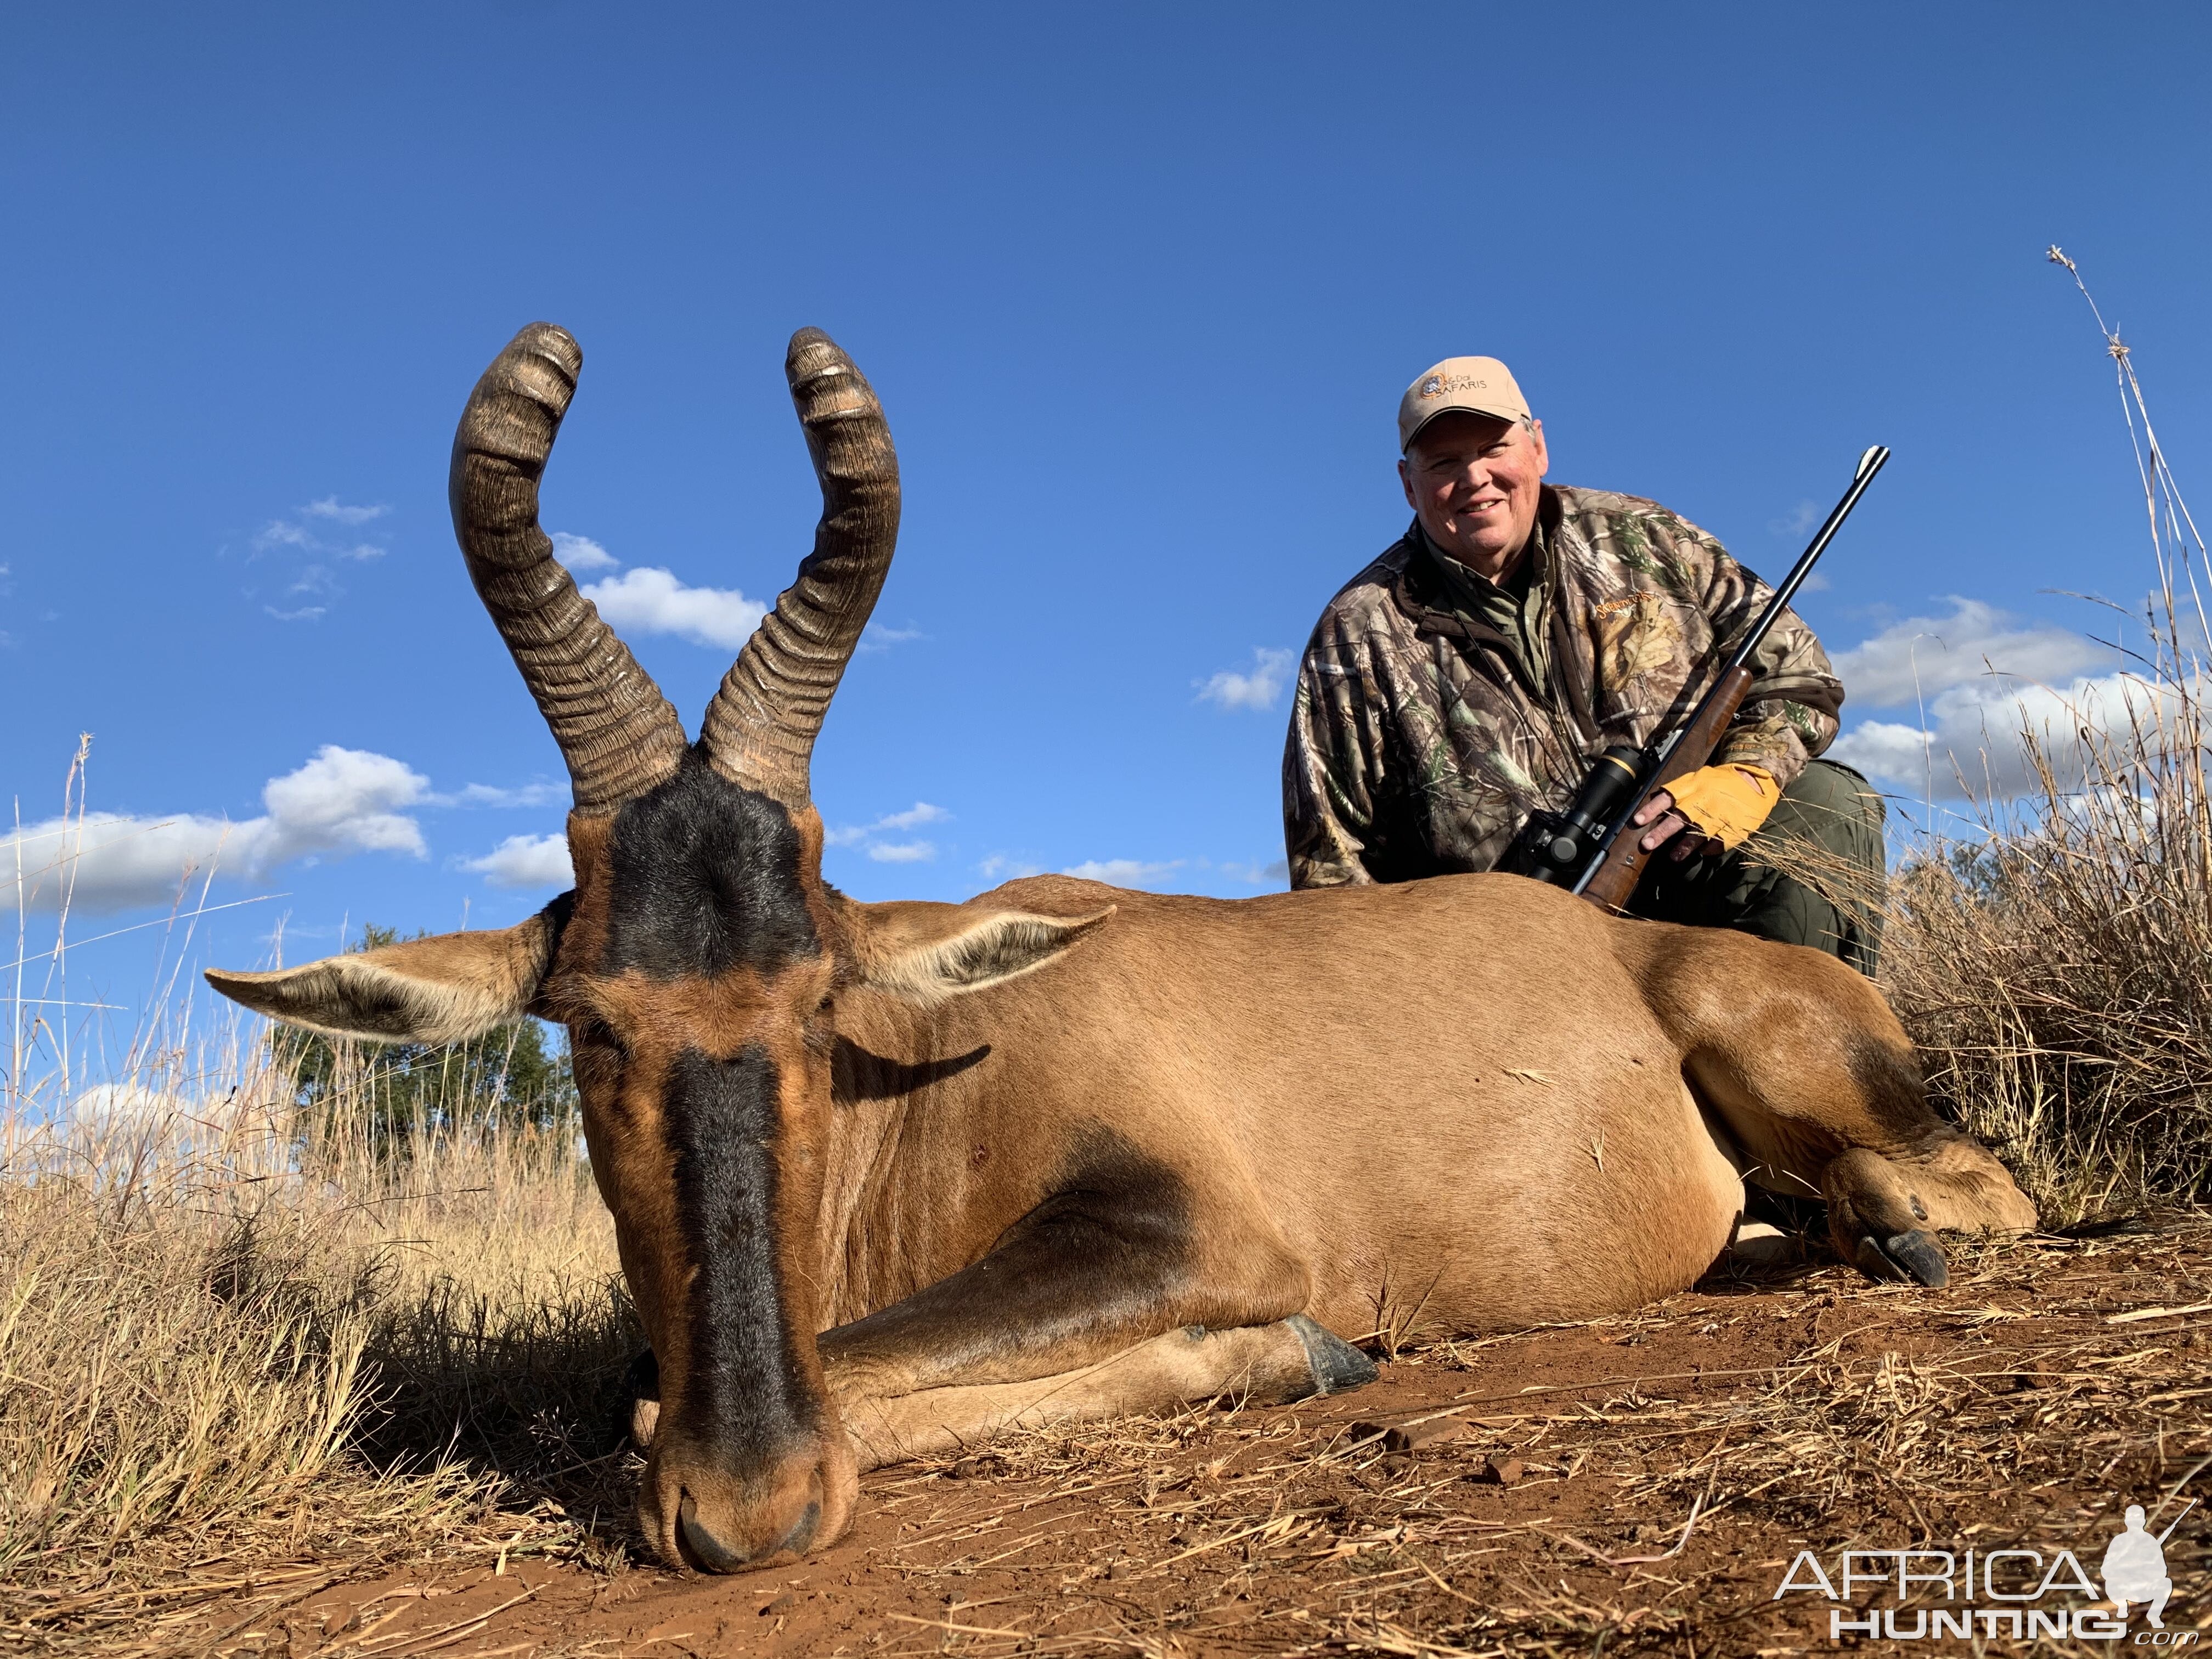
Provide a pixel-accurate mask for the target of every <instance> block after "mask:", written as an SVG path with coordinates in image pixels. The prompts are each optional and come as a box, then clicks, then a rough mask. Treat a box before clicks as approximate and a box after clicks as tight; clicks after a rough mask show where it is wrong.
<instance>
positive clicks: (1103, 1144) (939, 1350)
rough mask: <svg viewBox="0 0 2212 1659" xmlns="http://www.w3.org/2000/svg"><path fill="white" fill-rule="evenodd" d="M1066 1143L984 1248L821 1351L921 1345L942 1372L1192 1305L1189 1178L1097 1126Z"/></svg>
mask: <svg viewBox="0 0 2212 1659" xmlns="http://www.w3.org/2000/svg"><path fill="white" fill-rule="evenodd" d="M1071 1139H1072V1144H1071V1145H1070V1146H1069V1149H1068V1152H1067V1153H1066V1156H1065V1158H1063V1159H1062V1160H1061V1164H1060V1169H1059V1170H1058V1171H1057V1172H1056V1175H1055V1177H1054V1179H1053V1180H1052V1182H1050V1183H1049V1185H1048V1196H1047V1197H1046V1198H1045V1199H1044V1200H1043V1201H1042V1203H1040V1204H1039V1205H1038V1206H1036V1208H1035V1209H1033V1210H1031V1211H1030V1212H1029V1213H1028V1214H1027V1215H1025V1216H1024V1217H1023V1218H1021V1219H1020V1220H1019V1221H1017V1222H1016V1223H1015V1224H1014V1225H1012V1226H1011V1227H1009V1228H1008V1229H1007V1230H1006V1232H1005V1233H1004V1234H1003V1235H1002V1236H1001V1237H1000V1239H999V1241H998V1243H996V1244H995V1245H994V1246H993V1247H992V1249H991V1251H990V1253H989V1254H988V1255H986V1256H984V1257H983V1258H982V1260H981V1261H976V1262H975V1263H973V1264H971V1265H970V1266H969V1267H963V1268H962V1269H961V1270H960V1271H959V1272H958V1273H954V1274H953V1275H952V1276H951V1278H949V1279H939V1281H938V1282H937V1283H936V1284H934V1285H928V1286H927V1287H926V1288H925V1289H923V1290H922V1291H920V1292H918V1293H917V1294H915V1295H914V1296H912V1297H908V1298H907V1300H905V1301H904V1302H902V1303H900V1304H897V1305H896V1306H895V1307H890V1308H886V1309H884V1310H882V1311H881V1312H879V1313H874V1314H871V1315H869V1316H868V1317H866V1319H861V1320H857V1321H855V1322H854V1323H852V1324H850V1325H847V1326H845V1327H843V1328H841V1329H839V1330H837V1331H836V1332H833V1333H831V1334H829V1336H828V1337H825V1338H824V1345H825V1348H826V1347H829V1346H835V1348H836V1351H837V1352H840V1353H851V1354H854V1355H855V1356H863V1357H864V1356H866V1355H869V1354H871V1353H877V1352H880V1353H883V1354H885V1355H891V1354H896V1353H898V1352H911V1351H913V1350H914V1349H915V1347H918V1346H919V1347H926V1348H927V1352H929V1353H930V1354H931V1355H932V1356H933V1358H934V1359H936V1360H938V1361H939V1362H940V1363H941V1364H943V1365H944V1367H945V1370H948V1371H950V1370H957V1369H959V1368H960V1367H962V1366H964V1365H966V1364H971V1363H974V1362H978V1361H986V1360H988V1359H991V1358H1003V1357H1004V1356H1006V1355H1007V1354H1009V1353H1012V1352H1022V1351H1024V1350H1036V1351H1040V1352H1041V1351H1043V1350H1045V1349H1048V1348H1050V1347H1052V1346H1056V1345H1058V1344H1060V1343H1061V1342H1063V1341H1065V1340H1068V1339H1070V1338H1074V1337H1078V1336H1080V1335H1083V1334H1088V1333H1133V1334H1134V1335H1133V1336H1132V1337H1131V1340H1136V1339H1137V1337H1141V1336H1150V1335H1152V1334H1156V1333H1155V1329H1154V1327H1155V1326H1156V1325H1157V1310H1158V1309H1159V1308H1161V1307H1162V1306H1163V1305H1165V1304H1168V1303H1170V1301H1173V1302H1175V1304H1176V1305H1177V1306H1178V1307H1181V1306H1184V1305H1187V1302H1188V1298H1187V1296H1186V1295H1185V1292H1187V1291H1188V1289H1189V1288H1190V1279H1191V1276H1192V1266H1193V1257H1194V1249H1193V1243H1194V1241H1193V1237H1192V1232H1191V1226H1192V1205H1191V1194H1190V1188H1189V1186H1188V1183H1187V1182H1185V1181H1184V1180H1183V1178H1182V1176H1181V1175H1180V1174H1178V1173H1177V1172H1176V1170H1174V1169H1172V1168H1170V1166H1169V1165H1167V1164H1163V1163H1161V1162H1160V1161H1159V1160H1158V1159H1157V1158H1152V1157H1151V1156H1149V1155H1148V1154H1146V1153H1145V1152H1142V1151H1140V1150H1139V1149H1138V1148H1137V1147H1136V1146H1133V1145H1131V1144H1130V1142H1129V1141H1128V1140H1127V1139H1124V1138H1123V1137H1122V1136H1121V1135H1120V1134H1118V1133H1115V1131H1114V1130H1112V1129H1110V1128H1109V1127H1106V1126H1105V1125H1103V1124H1102V1123H1095V1122H1094V1123H1090V1124H1084V1125H1079V1126H1076V1127H1075V1129H1074V1132H1073V1136H1072V1138H1071ZM1200 1318H1201V1319H1203V1318H1204V1316H1203V1315H1200ZM1224 1318H1225V1321H1229V1322H1240V1323H1241V1322H1243V1321H1242V1320H1241V1319H1235V1318H1234V1317H1233V1316H1231V1315H1230V1314H1229V1313H1227V1312H1226V1311H1225V1314H1224Z"/></svg>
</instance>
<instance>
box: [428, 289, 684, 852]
mask: <svg viewBox="0 0 2212 1659" xmlns="http://www.w3.org/2000/svg"><path fill="white" fill-rule="evenodd" d="M583 366H584V353H583V350H582V349H581V348H580V346H578V345H577V343H575V341H574V339H572V338H570V337H569V336H568V334H567V333H565V332H564V331H562V330H560V329H557V328H556V327H554V326H553V325H551V324H550V323H532V324H531V325H530V326H529V327H527V328H526V329H524V330H523V331H521V332H520V334H518V335H516V336H515V337H514V338H513V339H512V340H510V341H508V342H507V349H506V350H504V351H502V352H501V353H500V354H499V356H497V357H496V358H495V359H494V360H493V362H492V366H491V367H490V368H488V369H486V370H484V372H483V379H482V380H478V381H477V387H476V390H475V391H474V392H471V393H470V394H469V406H468V407H467V408H466V409H465V410H463V411H462V412H461V424H460V429H459V431H457V432H455V433H454V434H453V472H452V475H451V478H450V481H449V485H448V493H449V495H451V498H452V502H453V534H454V536H455V537H456V538H459V542H460V544H461V552H462V553H463V555H464V556H466V558H467V560H468V564H469V579H470V580H471V581H473V582H475V583H476V586H477V594H478V596H479V597H481V598H482V599H483V602H484V608H485V609H486V610H488V611H490V612H491V619H492V621H493V622H495V623H497V624H498V625H499V632H500V637H501V638H502V639H504V640H505V641H507V649H508V650H509V651H511V652H513V653H514V665H515V666H516V667H518V668H520V670H521V671H522V678H523V682H524V684H526V685H528V686H529V688H530V695H531V696H533V697H535V698H537V699H538V710H539V712H540V713H542V714H544V716H545V723H546V724H547V725H548V726H551V727H552V728H553V740H554V741H555V742H556V743H557V744H560V745H561V756H562V759H564V760H566V761H567V762H568V778H569V781H570V784H571V786H572V787H573V788H574V794H575V808H576V811H579V812H584V813H589V814H604V813H607V812H611V811H614V810H615V808H617V806H619V805H622V804H623V802H624V801H626V800H628V799H630V798H631V797H632V796H634V795H638V794H641V793H644V792H645V791H646V790H647V789H650V788H652V787H653V785H655V784H657V783H659V781H661V780H663V779H664V778H665V777H667V776H668V775H670V774H671V773H673V772H674V771H675V770H676V768H677V763H678V761H679V760H681V759H682V757H683V754H684V722H683V721H682V720H680V719H678V716H677V713H676V710H675V709H674V708H671V707H670V706H669V703H668V700H667V699H666V698H665V697H664V696H661V695H660V690H659V687H657V686H655V685H654V684H653V680H652V678H651V677H650V676H648V675H647V673H646V671H644V670H643V669H642V668H640V667H639V666H638V665H637V659H635V657H633V656H631V655H630V653H629V647H628V646H626V645H624V644H623V642H622V641H620V640H619V639H617V638H616V636H615V632H614V630H613V629H611V628H609V627H608V626H607V625H606V623H604V622H602V621H600V620H599V611H598V610H597V609H596V608H594V607H593V605H592V602H591V601H590V600H589V599H586V598H585V597H584V596H583V595H582V594H581V593H579V592H577V591H576V584H575V581H574V579H573V578H572V577H571V576H570V575H569V574H568V571H566V570H565V569H563V568H562V566H561V564H560V562H558V561H557V560H556V559H555V558H554V556H553V544H552V542H551V541H550V539H549V538H547V536H546V534H545V532H544V531H543V530H541V529H539V528H538V476H539V474H541V473H542V472H544V470H545V458H546V457H547V456H548V455H550V454H551V453H552V452H553V439H554V436H555V435H556V433H558V432H559V431H560V429H561V417H562V416H563V415H565V414H566V413H568V400H569V399H570V398H573V397H574V396H575V395H576V375H577V374H578V372H579V371H580V370H581V369H582V368H583Z"/></svg>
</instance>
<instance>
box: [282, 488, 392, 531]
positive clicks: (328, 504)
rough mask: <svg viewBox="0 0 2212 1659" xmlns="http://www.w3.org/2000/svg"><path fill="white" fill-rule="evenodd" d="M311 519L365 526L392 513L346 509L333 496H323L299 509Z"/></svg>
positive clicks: (380, 509)
mask: <svg viewBox="0 0 2212 1659" xmlns="http://www.w3.org/2000/svg"><path fill="white" fill-rule="evenodd" d="M300 511H301V512H302V513H306V514H307V516H308V517H309V518H311V519H330V520H334V521H336V522H337V523H339V524H347V525H355V524H367V523H368V521H369V520H371V519H380V518H382V517H383V516H384V515H385V514H386V513H389V512H391V511H392V509H391V508H390V507H384V506H381V505H380V506H376V507H347V506H345V505H344V504H343V503H342V502H341V501H339V500H338V498H337V496H335V495H325V496H324V497H323V499H322V500H320V501H309V502H308V503H307V505H306V506H305V507H301V509H300Z"/></svg>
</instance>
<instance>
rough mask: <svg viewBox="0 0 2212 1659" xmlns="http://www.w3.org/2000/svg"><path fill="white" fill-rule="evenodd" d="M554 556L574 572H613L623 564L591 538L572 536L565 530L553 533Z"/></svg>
mask: <svg viewBox="0 0 2212 1659" xmlns="http://www.w3.org/2000/svg"><path fill="white" fill-rule="evenodd" d="M553 556H554V557H555V558H556V559H558V560H560V561H561V562H562V564H565V565H567V566H568V568H569V569H570V570H572V571H573V570H612V569H614V568H616V567H617V565H619V564H620V563H621V562H622V561H621V560H620V559H617V557H615V556H614V555H613V554H611V553H610V552H608V551H607V550H606V549H605V548H604V547H601V546H600V545H599V544H598V543H597V542H595V541H593V540H592V538H590V537H589V536H571V535H570V534H569V533H568V532H567V531H565V530H556V531H555V532H553Z"/></svg>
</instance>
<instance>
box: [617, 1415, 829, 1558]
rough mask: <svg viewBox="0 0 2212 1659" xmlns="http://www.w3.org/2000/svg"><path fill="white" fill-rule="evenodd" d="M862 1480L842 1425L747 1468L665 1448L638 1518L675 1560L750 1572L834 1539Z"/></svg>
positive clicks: (648, 1481) (650, 1470)
mask: <svg viewBox="0 0 2212 1659" xmlns="http://www.w3.org/2000/svg"><path fill="white" fill-rule="evenodd" d="M657 1450H659V1449H657ZM859 1485H860V1481H859V1477H858V1474H857V1473H856V1471H855V1469H854V1462H853V1454H852V1450H851V1448H850V1447H849V1446H848V1444H847V1443H846V1442H845V1438H844V1437H843V1435H842V1433H839V1434H837V1435H836V1436H834V1437H826V1438H824V1439H823V1440H820V1441H817V1442H815V1443H811V1444H803V1445H800V1446H795V1447H793V1448H792V1449H789V1450H788V1451H787V1452H786V1453H784V1454H783V1455H781V1456H780V1457H775V1458H772V1459H770V1460H768V1461H767V1462H766V1463H765V1465H764V1466H761V1465H756V1466H755V1467H753V1468H750V1469H747V1470H743V1471H740V1470H738V1469H734V1468H731V1467H730V1465H729V1463H728V1462H726V1461H725V1460H723V1459H721V1458H714V1457H699V1456H691V1455H680V1454H679V1455H674V1456H670V1455H658V1456H656V1458H655V1460H654V1462H653V1466H652V1467H650V1468H648V1469H647V1475H646V1482H645V1486H643V1488H642V1489H641V1492H640V1505H639V1507H640V1515H639V1519H640V1520H641V1521H642V1522H644V1523H645V1528H646V1531H647V1535H648V1536H650V1537H652V1538H653V1541H654V1543H655V1545H656V1546H657V1547H659V1550H660V1551H661V1553H663V1554H664V1555H665V1556H667V1557H668V1558H669V1559H671V1560H679V1559H680V1560H681V1561H682V1562H683V1563H684V1565H686V1566H689V1567H692V1568H695V1569H696V1570H697V1571H701V1572H746V1571H751V1570H752V1569H754V1568H757V1567H764V1566H768V1565H771V1564H773V1563H775V1562H779V1561H787V1560H791V1559H793V1558H795V1557H798V1556H802V1555H805V1553H807V1552H808V1551H809V1550H811V1549H815V1548H817V1547H821V1546H823V1545H827V1544H830V1543H834V1542H835V1541H836V1540H837V1538H838V1536H839V1535H840V1534H842V1533H843V1531H844V1530H845V1527H846V1524H847V1523H848V1522H849V1521H850V1519H851V1518H852V1513H853V1499H854V1497H855V1496H856V1494H857V1492H858V1489H859Z"/></svg>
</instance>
